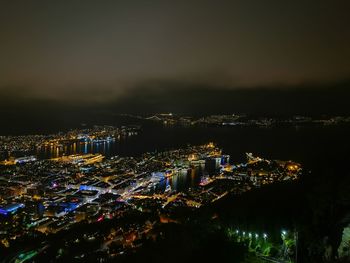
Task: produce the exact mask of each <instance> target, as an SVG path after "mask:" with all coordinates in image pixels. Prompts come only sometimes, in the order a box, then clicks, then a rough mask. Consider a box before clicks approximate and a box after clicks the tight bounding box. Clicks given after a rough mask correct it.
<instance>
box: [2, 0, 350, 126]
mask: <svg viewBox="0 0 350 263" xmlns="http://www.w3.org/2000/svg"><path fill="white" fill-rule="evenodd" d="M349 10H350V1H348V0H343V1H341V0H317V1H316V0H315V1H312V0H308V1H305V0H303V1H295V0H294V1H269V0H265V1H261V0H255V1H253V0H251V1H249V0H248V1H247V0H245V1H243V0H242V1H223V0H222V1H205V0H200V1H199V0H198V1H190V0H186V1H181V0H178V1H144V0H142V1H136V0H135V1H88V0H84V1H63V0H60V1H47V0H45V1H34V0H33V1H28V0H23V1H16V0H4V1H1V3H0V33H1V41H0V96H1V106H0V114H2V116H6V117H5V118H4V119H3V123H4V125H7V124H13V123H14V122H17V120H16V121H14V119H18V116H20V113H21V112H23V111H26V112H27V114H29V115H30V118H32V119H33V120H35V119H36V120H38V119H40V118H41V117H40V116H41V115H40V114H43V112H45V113H46V114H55V116H58V115H59V114H63V115H64V117H62V116H61V117H62V118H68V116H73V115H76V116H78V117H76V118H77V119H79V118H80V117H79V116H82V114H83V113H81V112H83V111H85V110H87V109H89V110H90V111H91V112H94V111H107V112H143V113H145V112H156V111H173V112H178V113H210V112H213V113H214V112H215V113H216V112H228V111H230V112H233V111H238V112H248V113H250V112H251V113H262V114H263V113H266V114H269V113H271V112H274V113H276V112H277V113H281V114H289V113H305V114H308V113H310V114H314V113H320V114H325V113H326V114H327V113H330V114H348V113H350V110H349V109H348V107H347V105H346V104H347V101H346V99H345V98H344V96H345V97H347V96H349V95H350V92H349V87H350V85H349V83H350V81H349V80H350V48H349V47H350V27H349V26H350V16H349ZM58 109H60V113H58V112H57V110H58ZM39 117H40V118H39Z"/></svg>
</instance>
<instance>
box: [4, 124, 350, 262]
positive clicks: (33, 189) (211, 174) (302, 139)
mask: <svg viewBox="0 0 350 263" xmlns="http://www.w3.org/2000/svg"><path fill="white" fill-rule="evenodd" d="M348 130H350V129H349V127H348V126H338V125H334V126H325V127H321V128H320V127H313V126H305V125H304V126H298V127H295V126H289V127H267V128H266V127H264V128H262V127H182V126H176V125H175V126H164V125H154V124H151V125H148V126H145V127H141V126H137V128H135V126H131V127H130V128H128V127H127V126H124V127H123V128H117V127H113V126H95V127H94V128H92V129H83V130H72V131H69V132H67V133H59V134H57V135H45V136H34V137H33V136H29V137H28V139H25V138H27V137H25V136H24V137H19V138H18V139H17V140H18V142H19V144H18V146H16V144H15V145H14V144H13V143H12V142H11V141H9V140H7V139H5V142H6V143H5V144H4V145H5V146H6V145H8V146H6V147H13V148H14V149H16V151H14V152H13V153H15V154H16V155H18V156H17V157H15V158H13V159H9V160H8V161H6V160H5V161H4V162H3V165H4V166H3V167H2V177H1V183H2V187H3V190H4V191H5V193H7V194H6V195H8V197H10V199H8V197H6V196H2V206H1V207H2V208H1V210H0V211H1V213H2V224H3V227H4V228H3V229H6V230H5V231H3V232H2V235H3V239H2V243H3V245H5V247H7V249H10V250H9V251H12V250H11V249H12V248H13V247H16V243H17V242H16V241H15V239H26V238H27V237H29V236H32V237H33V235H34V236H38V235H39V236H41V235H44V236H41V238H39V240H43V239H42V238H44V237H45V235H57V234H59V233H61V232H62V231H68V232H69V231H73V232H74V231H75V230H73V229H75V227H76V225H77V226H78V227H84V224H86V223H88V224H99V223H102V222H104V221H105V220H108V221H110V223H106V224H107V225H108V226H106V227H107V229H109V230H106V231H107V233H108V234H107V233H105V234H103V233H99V232H94V231H93V233H94V234H92V235H93V236H95V238H97V240H99V241H98V244H99V245H97V244H96V247H95V248H94V249H95V251H91V252H89V253H88V252H87V251H84V252H79V253H78V254H76V253H75V252H73V251H70V250H69V249H68V248H67V246H69V244H71V242H73V240H71V239H70V238H65V239H64V240H65V242H66V243H65V244H61V246H62V247H56V245H53V244H52V243H51V242H50V241H49V240H46V241H44V243H41V245H40V244H38V245H37V246H36V247H35V246H34V247H33V246H28V247H26V248H25V250H19V251H16V250H14V251H16V252H15V254H14V255H13V256H12V257H6V261H7V260H17V261H18V260H21V256H20V255H21V254H23V255H24V256H23V257H24V258H26V259H28V260H29V259H31V258H33V259H36V260H39V262H40V261H41V260H46V259H49V258H50V257H51V256H54V257H58V258H62V259H64V258H65V257H64V256H63V255H62V256H60V253H61V252H59V251H61V250H62V251H66V252H64V253H68V254H69V255H70V257H71V256H74V257H75V259H77V258H79V257H80V256H83V257H85V256H86V257H89V258H91V259H92V258H95V259H96V260H97V259H98V260H102V261H103V260H110V259H114V258H116V259H117V258H119V260H122V259H123V257H124V256H123V255H138V253H139V252H137V251H138V250H139V249H136V248H137V247H141V249H142V247H143V246H144V244H146V243H147V242H148V241H146V240H148V239H150V238H152V236H154V235H155V236H158V235H160V232H158V231H160V230H159V228H160V225H161V224H164V223H165V224H168V223H176V224H184V225H186V223H185V222H186V218H187V219H188V218H191V217H193V216H191V215H190V214H191V213H193V211H194V210H193V209H198V210H199V211H201V210H203V209H204V210H203V211H205V210H206V209H208V208H206V207H211V206H212V205H211V204H213V205H214V207H215V206H217V205H216V204H220V202H224V203H225V202H227V200H229V199H230V197H229V196H241V195H242V196H245V195H244V193H246V194H248V193H249V192H254V191H256V190H254V189H259V188H261V189H265V188H266V185H267V186H268V185H273V184H278V183H286V182H288V181H296V182H294V183H292V184H291V186H293V185H299V183H298V181H299V180H300V177H302V178H301V179H302V181H303V184H304V183H305V182H307V181H309V182H312V183H314V184H317V183H318V182H317V181H318V179H317V175H315V173H316V172H317V173H318V172H320V171H322V170H324V171H327V173H329V171H330V170H331V171H332V169H333V171H334V172H335V171H339V169H338V168H339V167H341V166H338V167H337V166H334V165H332V164H335V163H337V162H340V163H342V162H343V161H342V159H343V158H344V157H345V158H347V157H346V156H347V155H346V152H347V149H348V145H349V137H348V136H347V131H348ZM208 142H210V143H208ZM213 142H215V143H213ZM31 145H32V146H31ZM33 147H34V148H33ZM7 149H9V148H7ZM21 151H22V155H23V153H24V152H25V155H27V156H28V157H20V156H21ZM334 151H336V153H337V155H335V154H334ZM10 155H11V154H10ZM261 157H262V158H261ZM322 162H327V163H328V164H330V165H329V166H327V165H322V166H320V165H319V164H320V163H322ZM332 167H333V168H332ZM335 176H337V175H335ZM329 179H330V180H337V178H336V177H334V178H329ZM339 180H341V177H339ZM293 187H294V186H293ZM271 193H273V191H271ZM271 193H269V194H271ZM11 196H13V197H15V196H17V197H15V198H14V199H13V197H11ZM116 201H117V204H114V202H116ZM292 205H293V204H292ZM35 207H36V208H35ZM220 207H225V205H219V206H218V211H220V209H222V208H220ZM238 207H240V205H238ZM211 209H212V208H211ZM288 210H290V211H293V208H288ZM135 212H136V213H141V214H139V216H140V217H141V218H143V219H141V221H138V223H136V222H135V223H132V224H133V225H128V224H127V225H120V224H119V223H116V222H115V221H114V220H129V219H127V218H130V216H131V214H133V213H135ZM188 213H190V214H188ZM157 217H158V219H157ZM123 218H124V219H123ZM151 218H152V219H151ZM204 218H205V216H204ZM233 218H236V219H231V224H232V223H233V222H235V220H237V219H238V218H239V216H237V215H236V216H233ZM297 218H298V217H295V218H294V219H293V218H290V219H291V220H293V221H294V220H297ZM8 220H11V221H13V220H15V221H13V222H12V223H14V227H10V228H9V227H8V226H6V224H7V223H8V222H10V221H8ZM21 220H22V221H23V220H24V221H23V222H26V223H25V225H22V224H23V223H20V221H21ZM134 220H135V219H131V218H130V222H129V223H131V222H134ZM192 220H195V219H192ZM222 220H223V219H222ZM250 220H251V219H249V220H248V221H247V222H249V221H250ZM113 222H115V223H113ZM149 222H151V224H150V223H149ZM223 222H224V221H223ZM223 222H222V223H221V224H224V223H223ZM238 222H239V221H237V223H234V225H233V226H232V225H231V226H230V225H229V226H227V230H226V231H227V236H228V238H230V239H231V240H232V242H236V243H237V244H246V242H248V241H249V242H250V243H249V250H252V251H254V253H256V255H257V256H258V257H260V258H264V257H266V258H267V257H269V256H274V257H275V258H276V255H274V254H273V253H272V252H269V251H270V249H271V247H272V246H276V244H278V243H280V242H282V247H281V249H282V248H283V245H284V244H287V242H290V245H288V246H290V247H289V248H288V250H286V251H285V252H283V253H282V252H281V253H282V254H279V255H278V258H279V260H282V261H283V260H287V259H289V260H294V257H295V256H296V254H295V253H296V248H295V246H296V243H295V242H296V241H295V235H296V233H298V232H295V231H296V230H295V229H294V228H293V225H289V223H286V222H285V220H284V219H281V220H279V221H278V222H277V228H284V229H286V230H283V231H284V232H283V235H282V239H281V238H278V237H277V238H276V234H275V232H276V226H275V227H271V226H269V227H266V226H260V227H259V224H257V223H255V224H253V225H252V224H247V222H246V223H244V224H241V223H238ZM110 224H112V225H110ZM159 224H160V225H159ZM216 224H217V223H216ZM225 224H226V223H225ZM274 224H275V225H276V223H274ZM109 225H110V226H109ZM113 225H114V226H115V227H116V226H118V227H120V230H122V231H123V233H124V232H125V233H128V235H130V237H129V236H125V234H121V233H119V234H118V231H116V230H113V229H114V228H111V227H112V226H113ZM23 227H24V228H23ZM19 229H22V230H19ZM70 229H72V230H70ZM91 231H92V230H89V231H87V232H86V233H90V234H89V235H91V233H92V232H91ZM277 231H278V230H277ZM39 233H40V234H39ZM74 233H75V232H74ZM151 233H152V234H151ZM74 236H76V238H78V239H80V238H81V237H79V234H78V233H76V234H74ZM259 237H260V238H259ZM101 238H102V239H104V240H105V241H102V240H101ZM130 238H131V239H130ZM44 240H45V238H44ZM106 240H107V241H106ZM259 240H260V241H259ZM253 241H254V243H251V242H253ZM81 242H85V241H81ZM284 242H285V243H284ZM116 244H118V248H117V249H116V248H115V246H116ZM136 244H137V245H136ZM253 244H254V246H253ZM255 246H262V247H264V249H265V250H264V251H263V250H256V248H255ZM293 246H294V248H293ZM65 247H66V248H65ZM253 248H254V250H253ZM135 249H136V250H135ZM98 251H99V252H98ZM11 253H13V252H11ZM62 253H63V252H62ZM101 253H102V254H101ZM134 253H136V254H134ZM251 253H253V252H251ZM251 253H250V254H249V255H250V256H248V257H251ZM259 253H260V254H259ZM282 261H281V262H282Z"/></svg>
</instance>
